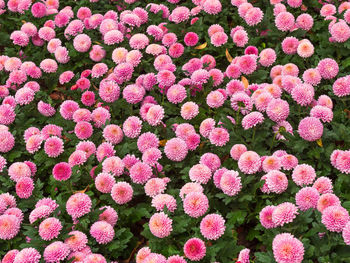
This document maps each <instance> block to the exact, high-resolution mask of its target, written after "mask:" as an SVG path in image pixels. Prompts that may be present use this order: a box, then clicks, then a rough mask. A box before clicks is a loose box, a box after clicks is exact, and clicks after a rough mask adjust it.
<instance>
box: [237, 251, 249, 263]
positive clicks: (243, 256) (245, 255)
mask: <svg viewBox="0 0 350 263" xmlns="http://www.w3.org/2000/svg"><path fill="white" fill-rule="evenodd" d="M249 254H250V249H249V248H245V249H242V250H241V251H240V252H239V255H238V261H240V262H242V263H249Z"/></svg>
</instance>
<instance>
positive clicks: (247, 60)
mask: <svg viewBox="0 0 350 263" xmlns="http://www.w3.org/2000/svg"><path fill="white" fill-rule="evenodd" d="M237 66H238V67H239V69H240V71H241V72H242V73H243V74H246V75H249V74H252V73H253V72H254V71H255V70H256V68H257V62H256V56H254V55H244V56H241V57H238V61H237Z"/></svg>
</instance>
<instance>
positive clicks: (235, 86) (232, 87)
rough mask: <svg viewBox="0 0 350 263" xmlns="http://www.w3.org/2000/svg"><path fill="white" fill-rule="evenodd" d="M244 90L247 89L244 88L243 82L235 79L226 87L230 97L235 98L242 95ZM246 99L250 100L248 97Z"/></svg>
mask: <svg viewBox="0 0 350 263" xmlns="http://www.w3.org/2000/svg"><path fill="white" fill-rule="evenodd" d="M226 74H227V73H226ZM244 90H245V88H244V85H243V82H242V81H240V80H236V79H233V80H231V81H230V82H228V83H227V85H226V93H227V95H228V96H233V95H235V94H242V93H243V92H244ZM244 98H248V97H244ZM245 104H247V103H245ZM235 108H238V107H235ZM235 110H236V109H235Z"/></svg>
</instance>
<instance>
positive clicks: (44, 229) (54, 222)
mask: <svg viewBox="0 0 350 263" xmlns="http://www.w3.org/2000/svg"><path fill="white" fill-rule="evenodd" d="M61 230H62V224H61V222H60V220H58V219H57V218H55V217H49V218H46V219H45V220H44V221H42V222H41V223H40V225H39V235H40V237H41V238H42V239H43V240H46V241H49V240H52V239H54V238H56V237H58V235H59V234H60V231H61Z"/></svg>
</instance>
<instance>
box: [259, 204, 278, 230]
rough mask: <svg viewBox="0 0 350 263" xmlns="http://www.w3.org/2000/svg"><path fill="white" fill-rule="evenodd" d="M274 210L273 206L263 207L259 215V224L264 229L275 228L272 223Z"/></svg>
mask: <svg viewBox="0 0 350 263" xmlns="http://www.w3.org/2000/svg"><path fill="white" fill-rule="evenodd" d="M275 208H276V207H275V206H272V205H269V206H266V207H264V208H263V209H262V210H261V211H260V213H259V218H260V223H261V225H262V226H263V227H264V228H266V229H270V228H275V227H276V226H277V225H276V224H275V223H274V222H273V221H272V213H273V211H274V210H275Z"/></svg>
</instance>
